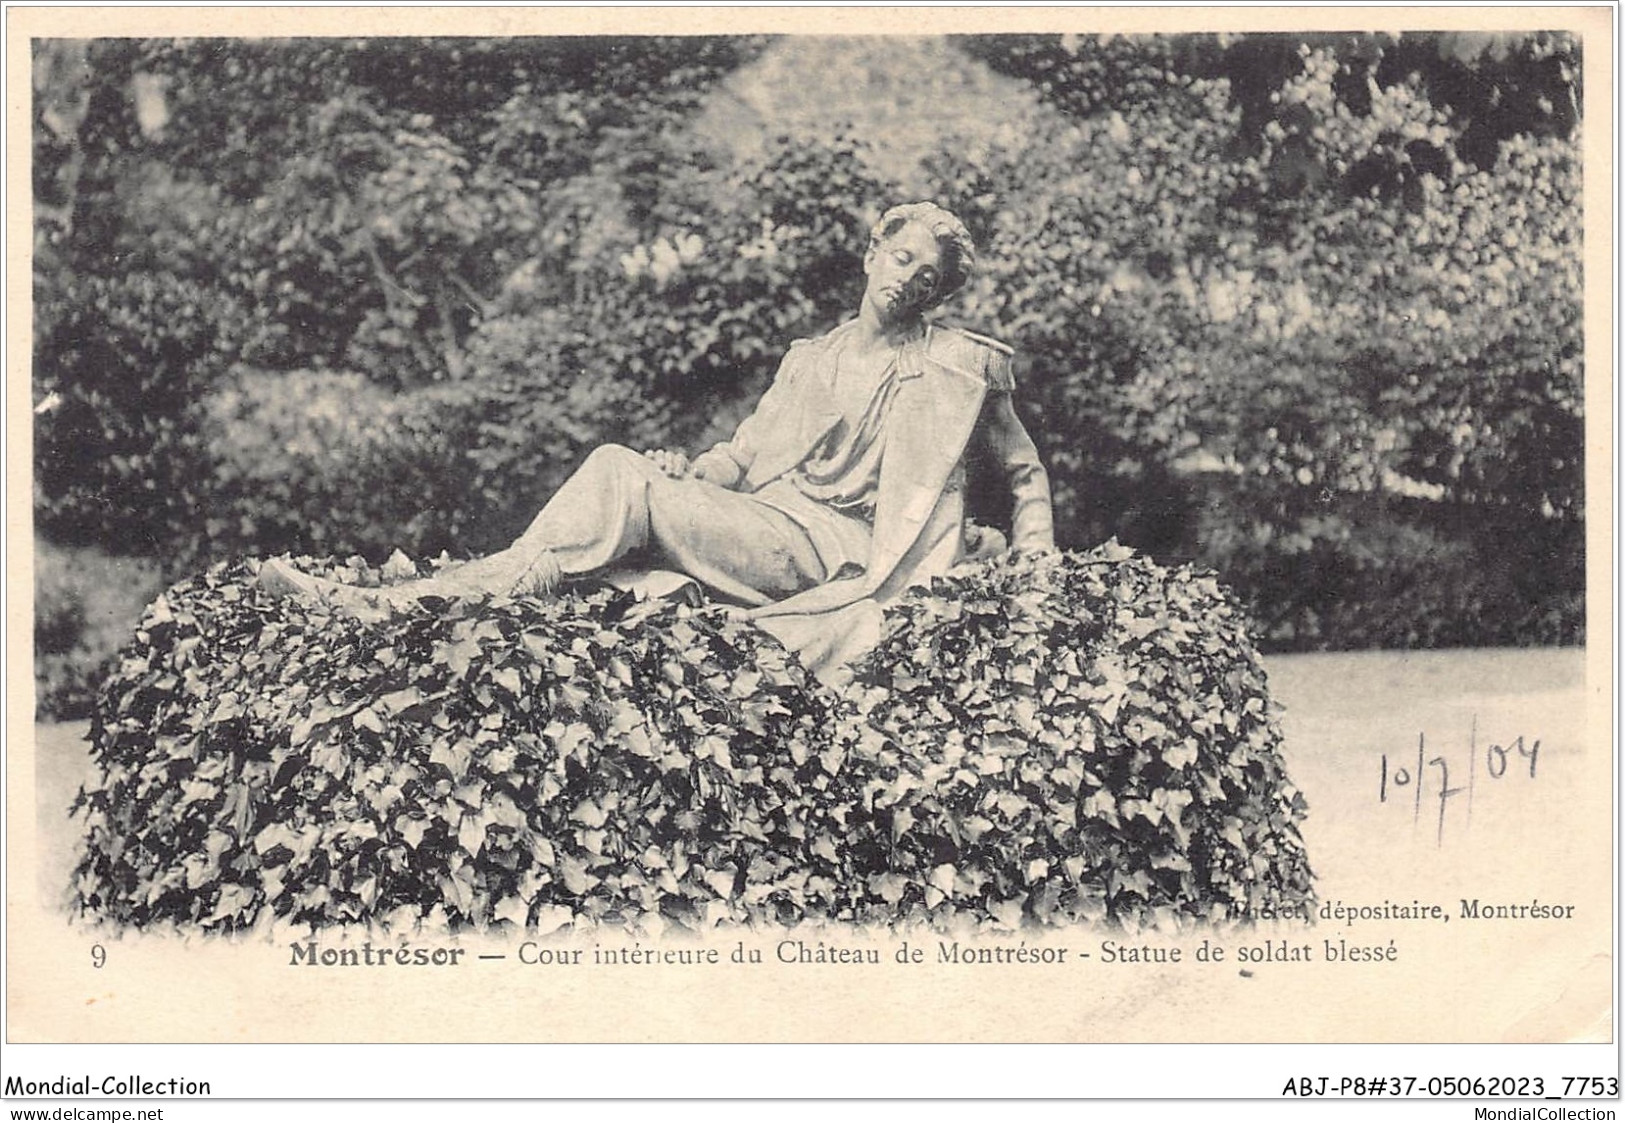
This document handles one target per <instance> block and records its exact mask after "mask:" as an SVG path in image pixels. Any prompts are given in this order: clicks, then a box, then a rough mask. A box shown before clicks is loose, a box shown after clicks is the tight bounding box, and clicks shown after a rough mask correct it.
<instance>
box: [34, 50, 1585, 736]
mask: <svg viewBox="0 0 1625 1123" xmlns="http://www.w3.org/2000/svg"><path fill="white" fill-rule="evenodd" d="M870 46H871V47H872V46H873V44H872V43H871V44H870ZM801 49H803V48H802V46H801V45H800V44H798V42H797V41H796V40H794V39H786V40H778V41H773V40H768V39H765V38H674V39H667V38H654V37H648V38H626V39H614V40H603V39H557V40H553V39H523V40H519V39H514V40H482V39H459V40H442V41H434V40H404V39H371V40H284V41H246V40H195V41H138V40H91V41H74V42H67V41H56V42H52V41H47V42H39V43H36V44H35V59H34V62H35V73H34V92H35V105H34V119H35V129H34V193H35V214H36V222H35V284H34V288H35V356H34V372H35V374H34V400H35V403H36V414H37V422H36V427H35V485H36V486H35V516H36V528H37V532H38V534H39V535H40V536H41V539H42V541H43V542H44V543H45V549H46V550H49V551H52V552H50V553H45V552H42V553H41V555H40V557H41V564H40V566H39V568H38V586H39V591H40V597H39V602H40V605H41V612H42V613H44V615H42V616H41V617H40V621H41V622H40V624H39V632H38V634H39V637H40V650H41V651H42V652H45V653H46V654H48V655H50V656H51V658H48V659H47V658H42V660H41V663H40V668H41V673H42V674H43V675H44V676H45V680H44V682H43V684H42V685H43V689H42V702H43V704H44V710H45V712H46V713H48V714H58V715H62V714H69V713H73V712H77V711H82V710H83V707H84V705H85V700H86V697H87V694H86V690H85V687H84V684H85V683H88V682H90V681H91V680H92V678H93V676H92V675H91V673H90V672H89V671H88V670H87V669H86V667H87V665H88V664H89V663H93V662H94V661H95V660H96V659H98V658H99V657H100V656H101V655H102V654H105V652H106V650H107V649H108V648H109V643H108V640H107V636H108V634H110V633H114V632H122V631H126V630H127V629H128V628H129V627H130V626H131V625H133V622H134V621H133V616H132V614H131V609H130V607H129V605H128V604H127V603H126V602H127V601H130V600H132V599H134V600H137V601H139V600H141V599H144V597H145V595H146V594H148V593H151V592H156V590H157V588H158V587H160V586H161V584H162V582H164V581H168V580H174V579H177V578H179V577H182V576H185V575H187V574H191V573H195V572H197V571H198V570H199V569H200V568H202V567H203V566H204V565H206V564H208V563H210V562H213V561H217V560H224V559H228V558H231V557H235V556H239V555H241V554H244V553H254V554H268V553H273V552H279V551H284V550H294V551H310V552H315V553H322V554H340V555H342V554H346V553H350V552H357V553H360V554H362V555H365V556H367V557H370V558H372V559H374V560H378V559H381V558H382V557H383V556H385V555H386V554H388V553H389V552H390V551H391V550H392V549H394V548H396V547H399V548H402V549H404V550H406V551H407V552H408V553H410V554H413V555H417V556H424V555H431V554H434V553H437V552H439V551H442V550H446V551H450V552H451V553H453V554H457V555H466V554H472V553H478V552H482V551H485V550H488V549H490V548H492V547H493V546H496V545H498V544H500V543H502V542H504V541H505V540H506V539H507V538H508V537H509V536H511V535H512V534H513V533H515V532H516V531H517V530H518V529H519V528H521V527H522V526H523V525H524V523H525V522H526V521H527V520H528V518H529V517H530V515H531V514H532V513H534V511H535V509H536V508H537V507H538V506H539V505H540V503H541V502H542V501H543V500H544V499H545V498H546V496H547V495H548V494H550V492H551V491H552V489H553V488H555V487H556V486H557V484H558V483H559V482H560V481H561V480H562V479H563V478H564V477H565V476H566V475H567V474H568V473H569V472H570V471H571V470H573V468H574V467H575V466H576V465H577V464H578V463H579V462H580V460H581V459H582V457H583V456H584V455H585V453H586V452H587V451H588V450H589V449H590V448H591V447H592V446H594V445H596V444H598V443H600V442H603V441H609V440H613V441H620V442H623V443H627V444H630V445H633V446H639V447H642V446H659V445H673V446H684V447H688V448H691V449H693V448H697V447H701V446H703V445H704V444H706V443H708V442H709V441H711V440H714V439H716V438H718V437H720V436H722V435H724V434H725V433H726V432H727V431H728V430H730V429H731V427H732V425H733V424H734V423H735V422H736V421H737V420H738V418H740V417H741V416H743V415H744V413H745V412H747V411H748V409H749V408H750V406H751V404H752V403H753V402H754V400H755V398H756V396H757V395H759V393H760V392H761V390H762V389H763V388H764V386H765V385H766V383H767V381H768V380H769V379H770V377H771V375H772V372H773V370H774V368H775V366H776V363H777V360H778V357H779V356H780V355H781V354H782V352H783V351H784V349H785V347H786V346H787V344H788V343H789V341H790V340H792V339H793V338H796V337H798V336H805V335H809V334H813V333H816V332H820V331H823V330H825V329H827V328H829V327H830V326H833V324H835V323H836V322H838V320H839V319H840V318H842V317H843V316H844V315H846V314H849V311H850V309H851V308H852V307H853V303H854V300H855V297H856V295H857V291H858V289H857V285H858V282H859V269H858V265H859V258H860V254H861V250H862V248H863V239H864V233H865V231H866V229H867V227H868V225H869V223H870V222H871V221H872V220H873V219H874V218H875V217H876V216H877V215H878V214H879V212H880V211H881V210H882V209H883V208H884V207H885V206H887V205H889V204H890V203H891V202H894V201H897V200H899V199H902V198H906V197H911V196H916V195H923V196H927V197H932V198H936V199H938V200H939V201H941V202H943V203H944V204H945V205H947V206H949V207H951V208H952V209H954V210H956V211H958V212H959V213H961V214H962V215H963V217H965V219H966V220H967V222H969V223H970V225H971V226H972V229H973V231H974V232H975V233H976V234H977V236H978V238H979V240H980V242H981V243H982V244H983V245H984V246H985V253H984V261H985V264H986V268H985V270H984V271H983V274H982V275H981V277H979V278H978V279H977V281H976V282H975V283H974V284H973V285H972V286H971V287H970V288H969V290H968V291H967V292H966V293H964V294H963V296H962V297H961V298H959V299H958V300H956V301H955V302H954V304H953V306H952V307H950V308H947V309H945V310H944V314H945V316H946V317H947V318H949V319H950V320H953V321H955V322H959V323H962V324H963V325H964V326H967V327H970V328H972V329H974V330H980V331H983V332H986V333H988V334H992V335H995V336H998V337H1001V338H1004V339H1006V340H1008V341H1009V342H1010V343H1012V344H1013V345H1014V346H1015V347H1016V348H1017V349H1018V352H1019V355H1020V368H1019V370H1018V377H1019V380H1020V384H1021V392H1020V404H1021V408H1022V409H1023V410H1024V411H1025V412H1026V414H1027V419H1028V421H1029V427H1030V428H1031V429H1032V430H1033V432H1034V434H1035V435H1036V436H1037V438H1038V439H1039V441H1040V444H1041V446H1042V448H1043V451H1044V453H1045V456H1046V460H1047V462H1048V464H1049V466H1050V469H1051V473H1052V478H1053V481H1054V484H1055V490H1056V500H1057V516H1058V519H1057V522H1058V528H1059V533H1060V536H1061V538H1062V543H1063V545H1065V546H1070V547H1085V546H1089V545H1092V544H1094V543H1097V542H1099V541H1102V540H1104V539H1106V538H1107V537H1109V536H1111V535H1113V534H1115V535H1117V536H1118V537H1120V538H1121V539H1122V540H1123V541H1125V542H1127V543H1129V544H1131V545H1133V546H1136V547H1139V548H1141V549H1143V550H1146V551H1148V552H1150V553H1151V554H1152V555H1153V556H1155V557H1158V558H1160V559H1163V560H1166V561H1169V562H1184V561H1194V562H1196V563H1197V564H1199V565H1201V566H1205V567H1211V568H1213V569H1216V570H1217V571H1218V573H1219V575H1220V576H1221V578H1222V579H1223V580H1224V581H1225V582H1227V583H1228V584H1230V585H1231V586H1233V587H1234V588H1235V589H1236V590H1237V592H1238V593H1239V595H1240V596H1241V597H1242V599H1243V600H1244V601H1245V603H1246V604H1247V605H1248V607H1249V609H1250V611H1251V613H1252V615H1253V617H1254V619H1255V621H1256V626H1257V628H1258V631H1259V638H1260V640H1261V642H1262V643H1263V644H1264V645H1265V646H1266V647H1267V648H1269V647H1273V648H1288V649H1312V648H1326V647H1347V646H1375V645H1382V646H1397V647H1405V646H1426V645H1448V644H1502V643H1572V642H1579V641H1580V640H1581V639H1583V635H1582V624H1583V620H1582V616H1583V613H1582V608H1583V599H1582V598H1583V592H1584V574H1583V552H1582V542H1583V518H1584V495H1583V488H1582V480H1583V471H1582V467H1583V466H1582V463H1581V450H1582V434H1583V426H1584V419H1583V413H1582V367H1581V323H1580V294H1581V284H1582V282H1581V273H1580V240H1581V229H1580V205H1579V185H1580V172H1581V169H1580V164H1579V154H1578V137H1577V128H1578V122H1579V119H1580V110H1581V105H1580V90H1579V84H1578V83H1579V79H1578V73H1579V58H1578V45H1577V43H1576V42H1575V41H1574V40H1572V39H1571V38H1569V37H1567V36H1564V35H1558V34H1518V35H1499V36H1492V35H1418V36H1412V35H1406V36H1403V37H1396V36H1388V35H1324V36H1317V37H1304V36H1262V35H1257V36H1226V37H1220V36H1207V35H1192V36H1159V37H1115V38H1108V39H1094V38H1081V39H1079V38H1069V37H1054V36H987V37H975V38H966V39H955V40H935V41H930V42H925V41H912V40H911V41H909V49H910V50H912V51H914V52H915V55H914V56H913V57H915V58H924V59H927V60H932V61H934V62H935V63H936V64H937V65H936V66H934V67H926V66H913V65H911V66H906V67H897V68H893V69H892V70H890V71H888V72H887V73H885V74H884V75H881V76H879V78H877V79H876V84H874V85H873V86H871V87H869V88H866V91H865V92H866V94H867V95H868V100H869V102H870V104H869V105H868V106H865V105H864V104H863V102H862V101H861V100H859V101H853V100H852V99H850V98H847V99H846V100H843V99H842V97H841V96H840V95H841V91H840V90H838V89H836V88H835V82H834V80H833V79H831V78H829V77H828V68H819V67H810V66H799V67H798V66H796V65H795V62H796V60H797V55H796V52H797V51H798V50H801ZM787 60H788V62H787ZM786 72H789V73H791V74H794V75H796V76H797V78H796V81H797V83H798V85H799V86H801V87H804V89H802V90H800V91H799V95H800V100H801V102H802V103H803V104H804V105H812V106H818V105H833V106H837V107H840V108H842V109H844V108H846V107H850V112H847V113H845V116H846V117H849V118H850V120H844V121H843V120H837V119H835V117H834V114H833V113H831V112H826V113H824V114H823V115H822V116H819V115H816V114H814V115H812V116H810V117H809V115H808V114H805V113H803V114H801V115H799V116H797V117H796V118H795V120H794V121H792V120H791V119H790V116H789V115H788V114H786V113H785V112H783V111H782V110H781V109H777V108H772V107H773V106H779V105H782V103H783V102H784V101H785V99H786V98H787V97H791V96H792V94H791V93H787V92H786V89H785V87H784V84H783V83H782V82H780V83H779V84H778V85H777V86H775V88H774V89H773V90H771V91H769V93H771V95H772V96H764V95H763V87H764V85H770V84H772V83H773V82H774V81H775V79H773V78H772V76H773V75H782V74H784V73H786ZM971 72H975V73H976V74H978V75H980V76H981V79H982V88H984V89H986V90H989V91H993V92H992V93H991V94H989V95H987V96H986V97H985V98H984V101H983V103H982V104H981V106H980V109H979V110H978V109H971V108H963V109H961V110H960V111H959V112H958V114H957V116H948V117H947V118H945V117H944V115H943V114H940V113H939V114H937V115H936V116H935V117H931V118H930V119H929V120H927V119H926V118H925V117H924V116H922V117H920V118H919V119H918V120H915V119H912V118H909V117H908V116H907V113H906V112H905V111H904V110H906V109H907V108H908V107H911V106H912V107H916V108H918V109H919V112H920V113H922V114H923V113H924V111H925V110H924V108H920V106H922V105H923V103H926V102H930V101H933V100H936V101H940V100H941V97H942V96H944V95H941V93H940V91H935V90H933V91H932V94H931V96H930V97H926V98H915V97H913V96H912V94H911V93H910V91H911V89H912V87H910V85H909V83H910V82H911V81H912V82H915V83H919V82H922V81H925V80H926V79H927V78H928V77H929V76H932V75H937V76H940V75H944V74H947V75H954V74H962V73H971ZM911 73H913V74H917V77H914V78H910V77H909V75H910V74H911ZM880 78H884V81H883V82H881V81H880ZM821 83H823V84H821ZM826 87H827V88H826ZM877 90H879V91H883V93H882V94H881V95H879V96H877V95H876V91H877ZM763 106H767V107H769V108H766V109H764V108H761V107H763ZM877 106H878V107H881V108H884V109H885V110H886V112H885V113H879V112H877V111H875V108H876V107H877ZM741 107H743V108H741ZM899 107H903V109H900V108H899ZM730 111H731V113H732V115H731V116H730V115H729V112H730ZM718 120H723V121H726V122H731V124H729V125H728V127H727V128H725V129H724V128H719V127H718V126H717V121H718ZM809 121H811V123H809ZM905 135H906V139H907V141H908V143H907V144H903V143H901V142H900V141H899V142H898V143H893V141H894V140H898V138H901V137H904V136H905ZM900 154H903V155H900ZM905 155H906V159H904V156H905ZM993 498H994V497H989V503H990V504H991V503H992V502H993ZM990 514H992V515H993V516H995V517H996V514H997V512H996V510H994V511H991V512H990ZM86 551H89V552H88V553H87V552H86ZM96 567H101V568H100V569H98V568H96ZM86 573H109V574H110V576H109V578H108V579H106V580H99V581H91V580H86V578H85V574H86ZM110 591H116V595H115V593H114V592H110Z"/></svg>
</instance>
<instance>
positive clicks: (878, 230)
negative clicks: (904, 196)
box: [863, 203, 976, 323]
mask: <svg viewBox="0 0 1625 1123" xmlns="http://www.w3.org/2000/svg"><path fill="white" fill-rule="evenodd" d="M975 267H976V245H975V243H974V242H973V241H971V236H970V231H968V230H966V229H965V224H964V223H963V222H960V221H959V219H958V218H956V217H954V215H953V214H951V213H950V212H948V211H946V210H944V209H943V208H941V207H939V206H937V205H936V204H935V203H904V204H902V205H900V206H896V207H893V208H891V209H890V210H889V211H887V212H886V213H885V214H883V215H881V216H880V221H879V222H877V223H875V224H874V227H873V228H872V229H871V230H870V231H869V248H868V251H867V252H866V253H865V254H864V255H863V271H864V273H865V274H866V275H867V276H868V278H869V283H868V287H867V289H866V291H865V293H864V299H865V301H873V302H874V304H875V310H876V311H877V312H878V313H879V314H880V315H881V317H882V318H883V319H884V320H886V321H888V322H890V323H900V322H904V321H907V320H910V319H915V318H918V317H919V316H921V315H923V314H924V313H925V312H927V311H929V310H930V309H932V308H935V307H936V306H937V305H939V304H941V303H942V302H943V301H944V300H947V299H948V298H949V297H950V296H952V295H953V294H954V293H956V292H958V291H959V289H960V288H961V287H962V286H963V285H964V284H965V280H966V278H968V277H969V276H970V274H971V271H972V270H973V269H975Z"/></svg>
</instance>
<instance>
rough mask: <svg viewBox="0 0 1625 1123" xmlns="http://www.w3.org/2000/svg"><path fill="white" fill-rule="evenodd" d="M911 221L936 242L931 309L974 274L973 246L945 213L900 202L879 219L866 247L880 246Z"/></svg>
mask: <svg viewBox="0 0 1625 1123" xmlns="http://www.w3.org/2000/svg"><path fill="white" fill-rule="evenodd" d="M911 222H918V223H919V224H920V225H922V226H924V227H925V228H926V229H927V230H929V231H930V232H931V236H932V237H934V238H935V239H936V240H937V252H938V253H939V254H940V255H941V256H942V263H941V267H940V277H941V279H940V281H939V282H938V284H937V289H936V291H935V292H934V293H932V294H931V304H930V307H935V306H936V305H938V304H941V303H942V302H943V301H944V300H947V299H948V298H949V297H950V296H952V295H953V294H954V293H956V292H958V291H959V290H960V289H961V288H963V287H964V284H965V281H966V280H967V279H969V277H970V275H971V274H972V273H974V272H975V271H976V243H975V242H974V241H973V240H972V239H971V236H970V231H969V230H967V229H965V224H964V223H963V222H960V221H959V219H958V218H957V217H956V216H955V215H954V214H953V213H952V212H951V211H948V210H945V209H943V208H942V207H939V206H937V205H936V204H935V203H900V204H898V205H897V206H895V207H893V208H891V209H890V210H889V211H887V212H886V213H885V214H883V215H881V216H880V221H879V222H877V223H875V224H874V226H873V227H872V228H871V229H870V231H869V248H870V249H871V250H873V249H878V248H879V247H880V244H881V243H882V242H884V241H885V240H886V239H887V238H890V237H891V236H892V235H893V234H896V233H897V232H898V231H899V230H901V229H902V228H903V227H905V226H907V225H908V224H909V223H911Z"/></svg>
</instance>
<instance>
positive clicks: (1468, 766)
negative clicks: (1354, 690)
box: [1377, 720, 1540, 846]
mask: <svg viewBox="0 0 1625 1123" xmlns="http://www.w3.org/2000/svg"><path fill="white" fill-rule="evenodd" d="M1539 764H1540V742H1539V741H1538V740H1533V741H1531V740H1527V739H1526V738H1524V737H1523V736H1522V735H1521V734H1520V735H1519V736H1518V737H1516V738H1514V739H1513V740H1512V741H1510V742H1508V743H1506V744H1500V743H1498V742H1494V741H1492V742H1490V743H1489V744H1488V745H1487V746H1485V747H1484V748H1483V749H1482V750H1480V749H1479V745H1478V722H1477V721H1476V720H1474V722H1473V732H1472V736H1471V737H1470V738H1469V740H1468V749H1467V759H1466V761H1465V762H1462V761H1459V760H1458V761H1457V762H1456V763H1455V764H1454V766H1452V762H1451V761H1450V760H1449V759H1448V758H1447V757H1445V756H1444V755H1443V754H1439V755H1435V756H1429V755H1428V747H1427V734H1425V733H1419V734H1417V737H1416V755H1415V756H1414V757H1412V756H1410V755H1408V754H1407V755H1406V756H1402V757H1395V758H1393V759H1389V756H1388V754H1387V753H1383V754H1382V763H1381V775H1380V778H1379V780H1378V784H1377V802H1379V803H1388V802H1390V801H1394V800H1401V799H1403V800H1405V801H1407V802H1409V803H1410V804H1411V807H1412V818H1413V819H1414V820H1415V821H1417V822H1420V821H1421V819H1422V809H1423V805H1424V804H1426V805H1427V807H1428V810H1429V812H1430V813H1431V812H1433V811H1434V810H1435V809H1436V810H1437V840H1438V844H1439V845H1441V846H1442V845H1444V825H1445V812H1446V811H1447V810H1449V808H1450V807H1451V804H1452V801H1454V800H1456V799H1458V798H1463V797H1464V798H1465V802H1466V808H1467V819H1468V821H1469V822H1471V820H1472V814H1473V794H1474V792H1475V791H1476V790H1477V787H1478V785H1479V783H1480V782H1481V780H1487V781H1489V782H1492V783H1501V782H1507V781H1511V782H1514V783H1531V782H1533V781H1534V779H1535V777H1536V771H1537V769H1538V767H1539ZM1463 772H1465V773H1466V775H1465V777H1463V775H1462V774H1463Z"/></svg>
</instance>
